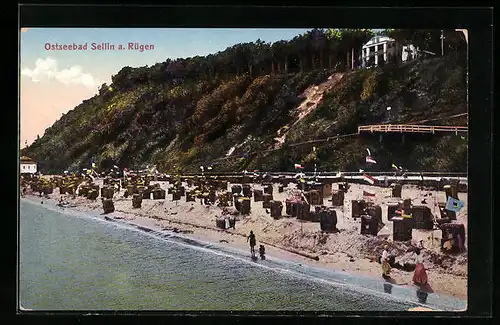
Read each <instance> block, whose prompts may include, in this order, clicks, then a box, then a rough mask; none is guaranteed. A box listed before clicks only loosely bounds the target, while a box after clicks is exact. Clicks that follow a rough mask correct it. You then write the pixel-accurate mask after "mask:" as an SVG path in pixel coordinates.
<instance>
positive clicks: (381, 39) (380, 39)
mask: <svg viewBox="0 0 500 325" xmlns="http://www.w3.org/2000/svg"><path fill="white" fill-rule="evenodd" d="M387 42H395V40H394V39H393V38H390V37H388V36H374V37H372V38H371V39H370V40H369V41H368V42H366V43H365V44H364V45H363V48H365V47H369V46H373V45H376V44H383V43H387Z"/></svg>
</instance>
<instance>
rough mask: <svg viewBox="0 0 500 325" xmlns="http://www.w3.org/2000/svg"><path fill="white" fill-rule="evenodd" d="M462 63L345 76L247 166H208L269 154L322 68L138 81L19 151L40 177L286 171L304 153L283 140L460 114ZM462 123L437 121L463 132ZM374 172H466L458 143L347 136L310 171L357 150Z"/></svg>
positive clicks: (345, 160)
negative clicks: (394, 167)
mask: <svg viewBox="0 0 500 325" xmlns="http://www.w3.org/2000/svg"><path fill="white" fill-rule="evenodd" d="M463 67H464V64H463V63H459V62H457V60H455V59H450V58H445V59H441V58H438V59H432V60H427V61H422V62H416V63H411V64H407V65H403V66H399V67H384V68H382V69H374V70H359V71H355V72H352V73H349V74H347V75H346V76H344V78H343V79H342V80H341V81H340V82H339V83H338V84H337V85H336V86H335V87H334V88H333V90H332V91H331V92H330V93H329V94H326V95H325V96H324V98H323V100H322V102H321V103H320V104H319V105H318V108H317V109H316V110H315V111H313V112H312V113H311V114H310V115H309V116H307V117H306V118H304V119H303V120H302V121H300V122H299V123H297V124H296V125H295V126H294V127H292V128H291V130H290V132H289V134H288V136H287V140H286V142H285V145H284V147H283V149H282V150H279V151H274V152H271V153H269V154H265V155H262V154H260V155H256V156H254V155H249V156H248V157H247V159H245V160H240V159H218V158H221V157H224V155H225V153H227V151H228V150H229V149H230V148H231V147H233V146H235V145H240V146H239V147H238V148H237V149H236V150H235V153H234V155H238V156H239V155H241V154H244V153H246V154H249V153H252V152H256V151H260V150H262V149H267V148H269V147H270V146H271V145H272V143H273V141H274V140H273V138H274V137H275V136H276V132H277V130H278V129H279V128H280V127H282V126H283V125H285V124H287V123H288V122H290V121H291V120H293V118H294V116H296V114H297V112H296V111H295V110H294V108H295V107H297V106H298V104H300V102H301V101H302V98H301V97H300V95H301V94H302V92H303V91H304V90H305V89H306V88H307V87H309V86H311V85H314V84H318V83H320V82H323V81H325V80H326V78H327V77H328V75H329V73H328V72H327V71H319V70H317V71H313V72H309V73H302V74H294V75H277V76H260V77H256V78H250V77H249V76H247V75H242V76H234V77H232V78H230V79H227V80H215V79H214V80H187V81H184V82H182V83H176V84H172V83H164V82H161V83H160V82H154V81H149V82H141V83H136V84H135V85H134V87H131V88H127V89H119V88H118V89H116V88H117V87H114V85H111V88H110V89H107V90H106V89H105V90H101V91H100V94H99V95H96V96H95V97H93V98H91V99H89V100H86V101H84V102H83V103H82V104H81V105H79V106H78V107H76V108H75V109H73V110H72V111H70V112H68V114H66V115H65V116H63V117H62V118H61V119H60V120H59V121H57V122H56V123H55V124H54V125H53V126H52V127H51V128H49V129H47V130H46V133H45V135H44V136H43V137H42V138H41V139H40V140H39V141H37V142H36V143H34V144H33V145H32V146H30V147H29V148H28V149H27V150H25V151H23V154H26V155H28V156H32V157H34V158H35V159H37V160H44V161H45V166H47V167H50V168H48V169H45V172H60V171H61V170H63V169H65V168H68V167H75V168H76V167H87V166H89V163H90V160H91V159H92V158H94V159H95V160H96V162H97V163H98V164H99V165H100V166H102V167H110V166H111V165H113V164H117V165H121V166H129V167H133V166H134V165H135V166H139V165H142V164H147V163H150V162H154V163H156V164H158V165H159V167H160V168H163V169H166V170H169V169H171V168H173V166H174V165H177V166H182V167H183V168H184V170H189V171H197V170H199V166H200V164H215V165H216V166H217V167H216V169H217V170H241V169H243V168H247V169H255V168H256V169H263V170H264V169H266V170H290V169H291V167H293V163H295V162H302V163H303V164H305V165H306V166H307V168H311V167H312V164H313V159H312V155H311V146H303V147H300V148H290V147H288V145H289V144H290V143H295V142H302V141H307V140H311V139H316V138H325V137H328V136H332V135H336V134H347V133H353V132H356V131H357V126H358V125H362V124H375V123H387V122H389V119H388V116H386V114H387V113H386V107H387V106H391V107H392V111H391V114H392V119H391V120H390V122H391V123H398V122H401V123H403V122H411V121H418V120H423V119H427V118H436V117H440V116H448V115H452V114H458V113H464V112H467V108H466V86H465V70H464V68H463ZM464 122H466V120H462V121H456V120H453V121H448V122H447V121H439V122H436V123H437V124H456V123H461V125H464ZM366 147H369V148H370V149H371V151H372V154H373V156H374V157H375V158H376V159H377V161H378V164H377V165H376V166H377V167H374V168H379V169H387V168H388V166H390V165H391V164H392V162H396V163H397V164H399V165H403V166H405V167H407V168H409V169H432V170H450V171H451V170H454V171H458V170H460V171H465V170H466V155H467V147H466V141H465V140H463V139H461V138H460V137H457V136H455V135H448V136H425V135H423V136H422V135H420V136H410V135H407V136H406V138H405V142H404V144H403V143H401V137H400V136H399V135H395V136H384V139H383V141H382V142H379V138H378V136H357V137H353V138H346V139H343V140H338V141H331V142H329V143H327V144H321V145H319V149H318V161H317V162H318V166H319V168H320V169H330V170H337V169H344V170H346V169H351V170H357V168H365V166H364V156H365V148H366Z"/></svg>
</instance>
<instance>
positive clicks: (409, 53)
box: [401, 44, 418, 62]
mask: <svg viewBox="0 0 500 325" xmlns="http://www.w3.org/2000/svg"><path fill="white" fill-rule="evenodd" d="M417 57H418V48H417V47H415V46H413V45H412V44H410V45H403V49H402V52H401V61H403V62H405V61H411V60H414V59H416V58H417Z"/></svg>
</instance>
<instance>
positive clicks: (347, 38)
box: [339, 29, 374, 68]
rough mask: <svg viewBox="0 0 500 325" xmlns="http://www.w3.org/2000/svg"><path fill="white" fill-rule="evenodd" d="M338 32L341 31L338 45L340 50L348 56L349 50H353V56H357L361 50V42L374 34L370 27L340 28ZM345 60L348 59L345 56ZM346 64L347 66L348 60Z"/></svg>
mask: <svg viewBox="0 0 500 325" xmlns="http://www.w3.org/2000/svg"><path fill="white" fill-rule="evenodd" d="M340 32H341V33H342V37H341V40H340V46H339V47H340V51H341V52H342V53H345V54H347V55H348V56H349V57H350V55H349V54H350V53H351V51H354V57H358V55H357V54H358V53H359V51H360V50H361V47H362V46H363V44H365V43H366V42H368V41H369V40H370V39H371V38H372V37H373V36H374V33H373V31H372V30H371V29H340ZM346 60H347V61H349V60H348V59H347V57H346ZM346 66H349V62H346ZM351 68H353V67H351Z"/></svg>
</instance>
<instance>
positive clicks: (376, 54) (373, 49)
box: [361, 36, 432, 68]
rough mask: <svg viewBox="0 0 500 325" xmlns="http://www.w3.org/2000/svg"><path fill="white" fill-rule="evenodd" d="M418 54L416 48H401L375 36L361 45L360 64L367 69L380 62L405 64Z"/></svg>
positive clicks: (383, 37) (406, 46)
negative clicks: (400, 62)
mask: <svg viewBox="0 0 500 325" xmlns="http://www.w3.org/2000/svg"><path fill="white" fill-rule="evenodd" d="M418 52H419V50H418V48H416V47H415V46H413V45H411V44H410V45H404V46H401V45H400V44H398V42H396V40H394V39H393V38H390V37H387V36H375V37H372V38H371V39H370V40H369V41H368V42H366V43H365V44H364V45H363V47H362V49H361V64H362V67H363V68H368V67H374V66H378V65H379V64H381V63H382V62H390V61H392V62H394V61H402V62H405V61H409V60H413V59H416V58H417V57H418ZM431 54H432V53H431Z"/></svg>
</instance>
